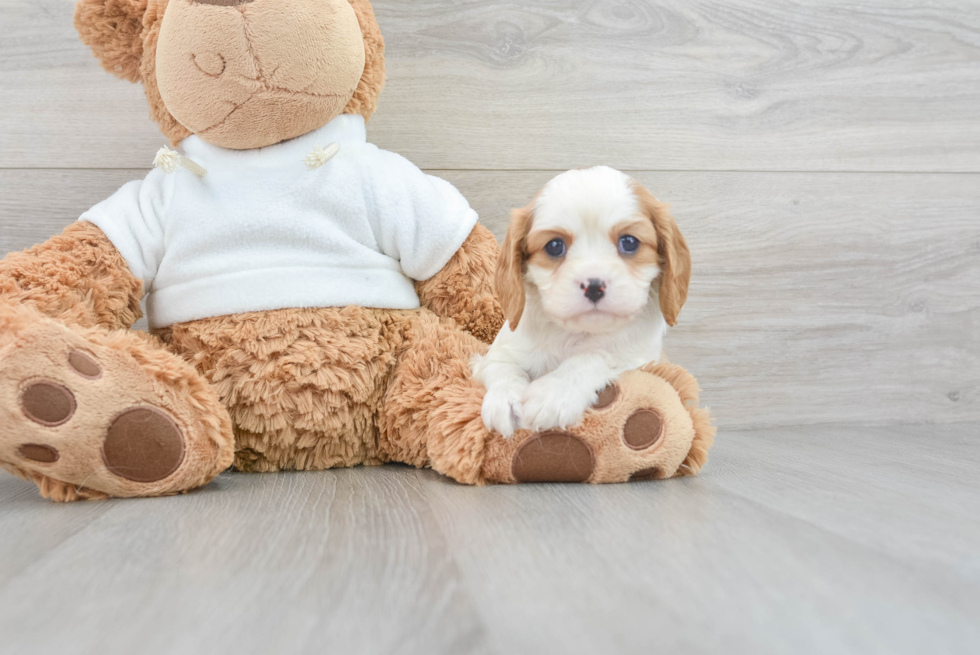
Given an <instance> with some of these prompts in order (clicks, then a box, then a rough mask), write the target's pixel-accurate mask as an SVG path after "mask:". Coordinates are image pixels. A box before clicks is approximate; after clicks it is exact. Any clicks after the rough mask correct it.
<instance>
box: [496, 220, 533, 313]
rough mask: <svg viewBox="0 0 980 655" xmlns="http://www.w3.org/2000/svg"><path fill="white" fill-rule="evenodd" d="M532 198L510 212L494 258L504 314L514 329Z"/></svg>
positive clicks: (521, 297) (520, 300)
mask: <svg viewBox="0 0 980 655" xmlns="http://www.w3.org/2000/svg"><path fill="white" fill-rule="evenodd" d="M534 204H535V203H534V201H532V202H531V204H530V205H528V206H527V207H525V208H523V209H515V210H514V211H513V212H512V213H511V218H510V226H509V227H508V228H507V236H506V237H504V243H503V245H502V246H501V247H500V259H499V260H497V275H496V279H495V282H496V287H497V296H498V297H499V298H500V306H501V308H502V309H503V310H504V316H505V317H507V320H508V321H509V322H510V329H511V330H514V329H515V328H516V327H517V324H518V323H519V322H520V320H521V315H523V314H524V301H525V293H524V262H525V261H526V260H527V235H528V233H530V231H531V223H532V222H533V221H534Z"/></svg>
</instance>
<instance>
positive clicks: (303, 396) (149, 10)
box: [0, 0, 714, 501]
mask: <svg viewBox="0 0 980 655" xmlns="http://www.w3.org/2000/svg"><path fill="white" fill-rule="evenodd" d="M75 23H76V27H77V29H78V31H79V34H80V35H81V38H82V40H83V41H84V42H85V43H86V44H88V45H89V46H90V47H91V48H92V50H93V51H94V53H95V54H96V56H97V57H98V58H99V59H100V61H101V62H102V65H103V66H104V67H105V68H106V69H107V70H109V71H111V72H112V73H114V74H116V75H117V76H119V77H122V78H124V79H127V80H130V81H134V82H135V81H139V82H142V84H143V88H144V89H145V91H146V96H147V99H148V101H149V105H150V113H151V115H152V117H153V118H154V119H155V120H156V121H157V122H158V123H159V124H160V126H161V128H162V130H163V133H164V134H165V135H166V136H167V137H168V138H169V140H170V141H171V144H172V145H173V146H174V147H177V146H178V144H179V145H180V146H181V148H182V150H183V152H182V153H179V152H176V151H173V150H170V149H167V148H164V149H161V152H160V153H158V156H157V159H156V162H155V163H156V164H157V168H155V169H154V170H153V171H151V173H150V174H149V175H148V176H147V178H146V179H145V180H142V181H138V182H132V183H130V184H127V185H126V186H124V187H123V188H122V189H120V191H119V192H117V193H116V194H115V195H114V196H112V197H111V198H110V199H108V200H106V201H105V202H103V203H101V204H100V205H97V206H96V207H94V208H93V209H92V210H90V211H89V212H86V214H84V215H83V216H82V220H80V221H79V222H77V223H74V224H73V225H71V226H69V227H68V228H67V229H66V230H65V231H64V232H63V233H62V234H61V235H60V236H56V237H53V238H51V239H50V240H48V241H47V242H45V243H43V244H40V245H38V246H35V247H33V248H31V249H29V250H27V251H25V252H23V253H13V254H10V255H8V256H7V257H6V258H5V259H3V260H2V262H0V465H2V466H3V467H4V468H6V469H7V470H9V471H11V472H13V473H15V474H18V475H20V476H22V477H24V478H26V479H29V480H32V481H33V482H35V483H36V484H37V485H38V487H39V488H40V491H41V493H42V495H44V496H46V497H48V498H51V499H54V500H59V501H68V500H76V499H87V498H105V497H109V496H117V497H126V496H157V495H165V494H173V493H179V492H183V491H186V490H189V489H193V488H195V487H199V486H201V485H204V484H206V483H207V482H208V481H210V480H211V479H212V478H214V477H215V476H216V475H218V474H219V473H220V472H221V471H223V470H225V469H227V468H228V467H229V466H231V465H234V467H235V468H237V469H238V470H241V471H278V470H287V469H326V468H331V467H335V466H354V465H357V464H379V463H383V462H388V461H395V462H404V463H407V464H411V465H414V466H420V467H421V466H431V467H432V468H434V469H436V470H437V471H440V472H442V473H445V474H447V475H449V476H452V477H453V478H455V479H456V480H458V481H460V482H463V483H467V484H483V483H488V482H517V481H575V482H619V481H626V480H629V479H640V478H663V477H671V476H674V475H685V474H693V473H696V472H697V471H698V469H699V468H700V467H701V465H702V464H703V463H704V461H705V458H706V455H707V450H708V448H709V446H710V444H711V440H712V437H713V432H714V430H713V428H712V427H711V425H710V421H709V419H708V415H707V412H706V411H705V410H702V409H698V408H697V395H698V389H697V385H696V382H695V381H694V379H693V377H692V376H690V374H688V373H687V372H686V371H684V370H683V369H681V368H679V367H677V366H673V365H670V364H667V363H662V364H659V365H651V366H649V367H647V370H646V371H632V372H630V373H627V374H626V375H624V376H623V377H622V378H621V379H620V380H619V382H618V384H616V385H614V386H613V387H610V388H608V389H607V390H606V391H604V392H603V393H602V394H601V395H600V398H599V402H598V403H597V405H596V407H595V408H594V409H593V410H590V411H589V413H588V414H587V415H586V417H585V418H584V420H583V422H582V423H581V424H580V425H579V426H577V427H576V428H575V429H572V430H569V431H551V432H547V433H544V434H529V433H527V432H526V431H524V432H518V433H517V434H516V435H515V436H514V437H513V438H511V439H503V438H501V437H500V436H499V435H495V434H491V433H489V432H488V431H487V430H486V428H485V427H484V426H483V422H482V420H481V417H480V407H481V402H482V397H483V394H484V390H483V389H482V387H480V386H479V385H478V384H476V383H475V382H474V381H473V379H472V375H471V371H470V360H471V358H472V356H473V355H474V354H475V353H480V352H484V351H485V349H486V343H488V342H490V341H492V339H493V337H494V335H495V334H496V332H497V330H499V328H500V326H501V324H502V323H503V317H502V313H501V311H500V307H499V304H498V302H497V300H496V299H495V297H494V293H493V288H492V280H493V270H494V267H495V263H496V260H497V257H498V246H497V243H496V241H495V239H494V238H493V236H492V235H491V234H490V232H489V231H488V230H487V229H486V228H484V227H482V226H481V225H479V224H478V223H477V222H476V215H475V213H474V212H473V211H472V210H471V209H470V208H469V206H468V205H467V204H466V202H465V200H463V199H462V197H461V196H460V195H459V193H458V192H457V191H456V190H455V189H454V188H452V187H451V185H449V184H448V183H446V182H443V181H442V180H438V179H436V178H432V177H429V176H427V175H425V174H423V173H422V172H421V171H419V170H418V169H417V168H415V167H414V166H412V165H411V164H409V163H408V162H407V161H406V160H404V159H402V158H400V157H398V156H397V155H394V154H392V153H387V152H385V151H382V150H379V149H378V148H376V147H374V146H372V145H370V144H369V143H367V142H366V137H365V131H364V123H365V121H366V120H367V119H368V118H369V117H370V116H371V114H372V113H373V112H374V110H375V108H376V106H377V101H378V96H379V94H380V92H381V89H382V86H383V84H384V79H385V74H384V44H383V40H382V37H381V33H380V30H379V28H378V25H377V23H376V21H375V17H374V13H373V10H372V8H371V5H370V4H369V2H368V0H294V1H292V2H289V3H283V2H279V1H278V0H169V2H168V0H81V1H80V2H79V3H78V5H77V8H76V20H75ZM144 294H147V298H146V300H147V307H148V315H149V321H150V326H151V331H152V335H148V334H144V333H137V332H133V331H131V330H130V327H131V326H132V325H133V323H134V322H135V321H136V320H138V319H139V317H140V316H141V310H140V300H141V299H142V298H143V296H144Z"/></svg>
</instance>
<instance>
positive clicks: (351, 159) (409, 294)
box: [79, 115, 477, 328]
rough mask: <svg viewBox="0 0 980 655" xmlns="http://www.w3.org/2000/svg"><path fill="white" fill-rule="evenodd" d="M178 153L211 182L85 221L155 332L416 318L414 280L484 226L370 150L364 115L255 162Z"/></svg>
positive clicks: (148, 194)
mask: <svg viewBox="0 0 980 655" xmlns="http://www.w3.org/2000/svg"><path fill="white" fill-rule="evenodd" d="M334 143H336V144H338V145H339V146H340V150H339V151H338V153H337V154H336V155H335V156H334V157H333V158H332V159H330V160H329V161H328V162H327V163H325V164H323V165H322V166H321V167H320V168H317V169H314V170H310V169H309V168H307V166H306V164H305V163H304V159H305V158H306V157H307V155H309V154H310V153H311V152H312V151H314V149H316V148H317V147H324V148H326V147H328V146H330V145H331V144H334ZM181 145H182V147H183V151H184V153H183V154H184V156H185V157H187V158H188V159H190V160H191V161H193V162H194V163H196V164H198V165H200V166H202V167H203V168H204V169H205V170H206V171H207V173H206V174H205V175H204V176H202V177H198V176H196V175H195V174H194V173H192V172H191V171H190V170H188V169H187V168H183V167H181V168H178V169H177V170H176V171H175V172H173V173H166V172H164V171H163V170H162V169H160V168H157V169H154V170H153V171H151V172H150V174H149V175H147V177H146V179H144V180H142V181H135V182H130V183H129V184H126V185H125V186H123V187H122V188H121V189H120V190H119V191H117V192H116V193H115V194H114V195H113V196H112V197H110V198H109V199H108V200H105V201H104V202H102V203H99V204H98V205H96V206H95V207H93V208H92V209H90V210H89V211H88V212H86V213H85V214H83V215H82V217H81V218H80V219H79V220H84V221H89V222H91V223H94V224H95V225H97V226H99V228H101V230H102V231H103V232H104V233H105V235H106V236H107V237H108V238H109V240H110V241H111V242H112V244H113V245H114V246H115V247H116V248H117V249H118V250H119V252H120V253H121V254H122V256H123V257H124V258H125V260H126V263H127V264H128V265H129V268H130V270H131V271H132V273H133V275H135V276H136V277H137V278H139V279H141V280H143V283H144V289H145V290H146V292H147V293H148V296H147V299H146V301H147V318H148V320H149V324H150V327H151V328H160V327H166V326H168V325H172V324H174V323H183V322H187V321H193V320H197V319H201V318H209V317H212V316H224V315H227V314H236V313H240V312H247V311H262V310H271V309H284V308H289V307H341V306H346V305H361V306H363V307H379V308H389V309H415V308H417V307H419V298H418V296H417V295H416V293H415V288H414V285H413V283H412V281H413V280H426V279H428V278H430V277H432V276H433V275H435V274H436V273H438V272H439V271H440V270H441V269H442V267H443V266H445V265H446V263H447V262H448V261H449V260H450V259H451V258H452V256H453V254H454V253H455V252H456V251H457V250H459V248H460V246H461V245H462V244H463V242H464V241H465V240H466V238H467V237H468V236H469V234H470V232H471V231H472V229H473V226H474V225H475V224H476V222H477V215H476V212H474V211H473V210H472V209H471V208H470V206H469V204H467V202H466V200H465V199H464V198H463V196H462V195H461V194H460V193H459V191H457V190H456V189H455V187H453V186H452V185H451V184H449V183H448V182H446V181H445V180H441V179H439V178H436V177H431V176H429V175H426V174H425V173H423V172H422V171H420V170H419V169H418V168H417V167H415V165H413V164H412V163H411V162H409V161H408V160H407V159H405V158H403V157H401V156H399V155H396V154H394V153H391V152H387V151H385V150H381V149H380V148H378V147H376V146H374V145H372V144H370V143H367V140H366V133H365V129H364V119H363V118H362V117H361V116H353V115H343V116H340V117H338V118H336V119H334V120H333V121H332V122H330V123H329V124H328V125H326V126H324V127H322V128H320V129H319V130H316V131H315V132H312V133H310V134H307V135H305V136H302V137H299V138H297V139H293V140H291V141H286V142H284V143H280V144H277V145H274V146H270V147H268V148H261V149H257V150H246V151H237V150H228V149H225V148H219V147H217V146H213V145H211V144H208V143H206V142H205V141H203V140H201V139H199V138H198V137H196V136H191V137H189V138H187V139H185V140H184V141H183V143H182V144H181Z"/></svg>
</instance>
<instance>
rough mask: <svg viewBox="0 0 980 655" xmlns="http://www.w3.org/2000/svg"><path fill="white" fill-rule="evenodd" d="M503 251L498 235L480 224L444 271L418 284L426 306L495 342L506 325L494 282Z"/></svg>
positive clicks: (484, 339)
mask: <svg viewBox="0 0 980 655" xmlns="http://www.w3.org/2000/svg"><path fill="white" fill-rule="evenodd" d="M499 253H500V247H499V246H498V245H497V240H496V238H494V236H493V234H492V233H491V232H490V230H488V229H487V228H486V227H484V226H483V225H480V224H479V223H478V224H477V225H476V226H475V227H474V228H473V231H472V232H470V235H469V237H467V239H466V241H465V242H464V243H463V245H462V246H461V247H460V249H459V250H458V251H456V254H455V255H453V257H452V259H450V260H449V263H447V264H446V265H445V266H444V267H443V268H442V270H441V271H439V272H438V273H436V275H435V276H433V277H432V278H430V279H428V280H425V281H424V282H417V283H416V284H415V291H416V293H418V296H419V300H420V301H421V303H422V306H423V307H425V308H426V309H428V310H430V311H432V312H433V313H435V314H437V315H439V316H442V317H445V318H451V319H453V320H455V321H456V322H457V323H458V324H459V325H460V326H461V327H463V328H464V329H465V330H466V331H467V332H469V333H470V334H472V335H473V336H475V337H476V338H478V339H479V340H480V341H483V342H484V343H492V342H493V340H494V338H495V337H496V336H497V332H499V331H500V328H501V327H502V326H503V324H504V315H503V311H502V310H501V308H500V303H499V301H498V300H497V297H496V295H495V294H494V282H493V276H494V268H495V267H496V265H497V257H498V256H499Z"/></svg>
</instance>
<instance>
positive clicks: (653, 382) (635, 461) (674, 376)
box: [380, 314, 714, 484]
mask: <svg viewBox="0 0 980 655" xmlns="http://www.w3.org/2000/svg"><path fill="white" fill-rule="evenodd" d="M409 343H410V345H409V346H408V347H407V348H406V349H405V350H404V351H403V352H401V353H400V354H399V362H398V367H397V369H396V372H395V375H394V376H393V379H392V383H391V385H390V386H389V389H388V394H387V397H386V404H385V412H386V413H385V416H384V421H383V423H382V427H381V431H380V432H381V440H382V443H381V449H382V451H383V452H385V453H387V454H388V456H389V457H390V459H393V460H395V461H403V462H407V463H411V464H415V465H423V464H424V463H425V462H424V461H422V460H423V457H427V458H428V464H429V465H431V466H432V468H433V469H435V470H437V471H439V472H441V473H444V474H446V475H449V476H451V477H453V478H455V479H456V480H458V481H459V482H463V483H466V484H484V483H515V482H590V483H606V482H627V481H630V480H633V481H636V480H646V479H660V478H668V477H673V476H678V475H693V474H694V473H696V472H697V470H698V469H700V467H701V465H702V464H703V463H704V460H705V458H706V455H707V450H708V448H709V447H710V445H711V440H712V438H713V436H714V428H713V427H712V426H711V422H710V419H709V417H708V414H707V412H706V410H704V409H700V408H698V407H697V394H698V388H697V383H696V381H695V380H694V377H693V376H691V375H690V374H689V373H687V371H685V370H684V369H682V368H680V367H675V366H671V365H669V364H662V365H651V366H648V367H646V368H645V370H639V371H629V372H627V373H625V374H624V375H623V376H621V377H620V379H619V380H618V381H617V382H616V383H615V384H614V385H611V386H610V387H609V388H607V389H606V390H605V391H604V392H603V393H602V394H600V397H599V402H598V403H597V404H596V406H595V407H593V408H592V409H591V410H589V412H588V413H587V414H586V415H585V417H584V419H583V420H582V421H581V423H579V424H578V425H577V426H574V427H572V428H570V429H568V430H547V431H544V432H540V433H532V432H529V431H527V430H521V431H518V432H517V433H516V434H515V435H514V436H513V437H511V438H510V439H504V438H503V437H501V436H500V435H498V434H496V433H490V432H489V431H487V429H486V428H485V427H484V425H483V420H482V418H481V416H480V409H481V406H482V402H483V395H484V393H485V390H484V389H483V387H482V386H481V385H480V384H478V383H477V382H476V381H474V380H473V378H472V374H471V371H470V360H471V359H472V357H473V355H474V354H477V353H482V352H484V351H485V348H486V347H485V346H483V345H482V344H481V343H480V342H478V341H477V340H476V339H475V338H473V337H472V336H470V335H468V334H465V333H462V332H461V331H459V330H458V329H456V328H455V327H454V326H452V325H451V324H448V325H447V323H446V322H440V321H438V320H433V318H431V317H430V316H427V315H426V314H422V315H420V317H419V319H418V321H417V322H416V323H415V325H414V326H413V330H412V332H411V338H410V340H409Z"/></svg>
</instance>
